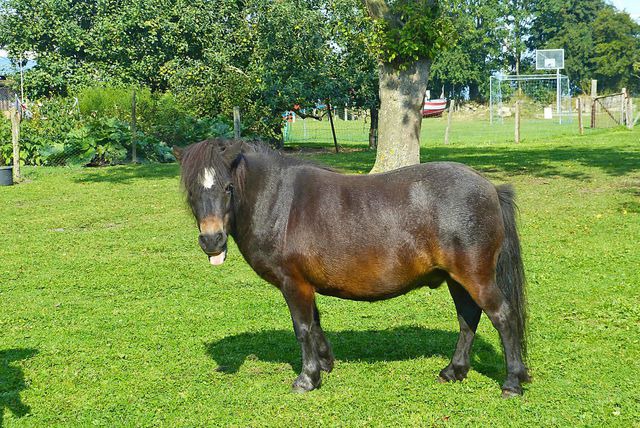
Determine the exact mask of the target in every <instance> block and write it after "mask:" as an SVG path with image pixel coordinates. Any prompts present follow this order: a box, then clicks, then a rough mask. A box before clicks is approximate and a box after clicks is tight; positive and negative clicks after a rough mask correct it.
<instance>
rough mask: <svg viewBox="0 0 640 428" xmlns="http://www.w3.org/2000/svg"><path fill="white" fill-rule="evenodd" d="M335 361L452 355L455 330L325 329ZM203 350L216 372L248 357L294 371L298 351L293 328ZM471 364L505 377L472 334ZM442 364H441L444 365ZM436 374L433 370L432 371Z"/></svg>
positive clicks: (492, 353)
mask: <svg viewBox="0 0 640 428" xmlns="http://www.w3.org/2000/svg"><path fill="white" fill-rule="evenodd" d="M325 334H326V336H327V338H328V339H329V341H330V342H331V345H332V348H333V353H334V355H335V358H336V360H337V361H345V362H349V361H364V362H380V361H405V360H413V359H416V358H419V357H442V358H445V359H446V360H449V359H450V358H451V355H452V354H453V350H454V349H455V346H456V341H457V339H458V332H453V331H445V330H435V329H427V328H422V327H416V326H406V327H397V328H393V329H389V330H366V331H353V330H345V331H337V332H326V333H325ZM207 353H208V354H209V356H210V357H211V358H213V360H215V361H216V362H217V363H218V369H217V370H218V371H220V372H223V373H236V372H237V371H238V370H239V369H240V366H242V364H243V363H244V361H245V359H247V357H250V358H257V359H259V360H261V361H269V362H276V363H284V364H290V365H291V368H292V369H293V370H294V371H295V372H296V373H298V372H299V371H300V370H301V360H300V358H301V356H300V348H299V346H298V342H297V341H296V338H295V336H294V334H293V331H288V330H267V331H259V332H255V333H240V334H236V335H234V336H229V337H225V338H224V339H220V340H219V341H216V342H211V343H208V344H207ZM471 366H472V369H473V370H476V371H477V372H479V373H481V374H483V375H485V376H488V377H490V378H491V379H494V380H495V381H497V382H501V381H502V380H504V376H505V375H504V373H503V372H504V370H505V369H504V363H503V358H502V354H500V353H497V352H496V350H495V349H494V348H493V346H492V345H490V344H489V343H487V342H485V341H484V340H483V339H482V338H481V337H476V339H475V342H474V345H473V351H472V360H471ZM443 367H444V365H443ZM437 374H438V373H434V376H436V375H437Z"/></svg>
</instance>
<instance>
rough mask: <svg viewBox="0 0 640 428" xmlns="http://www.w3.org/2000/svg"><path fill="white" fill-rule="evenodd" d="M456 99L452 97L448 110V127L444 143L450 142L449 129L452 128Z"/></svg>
mask: <svg viewBox="0 0 640 428" xmlns="http://www.w3.org/2000/svg"><path fill="white" fill-rule="evenodd" d="M455 103H456V101H455V100H454V99H453V98H452V99H451V102H450V103H449V109H448V112H447V129H446V130H445V131H444V143H445V144H449V130H450V129H451V115H452V114H453V109H454V106H455Z"/></svg>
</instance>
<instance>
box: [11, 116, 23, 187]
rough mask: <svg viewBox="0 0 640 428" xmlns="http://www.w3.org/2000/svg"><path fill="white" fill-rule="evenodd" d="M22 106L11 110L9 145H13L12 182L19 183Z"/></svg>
mask: <svg viewBox="0 0 640 428" xmlns="http://www.w3.org/2000/svg"><path fill="white" fill-rule="evenodd" d="M21 119H22V106H21V105H20V104H18V108H17V109H12V110H11V144H12V145H13V181H15V182H16V183H17V182H18V181H20V120H21Z"/></svg>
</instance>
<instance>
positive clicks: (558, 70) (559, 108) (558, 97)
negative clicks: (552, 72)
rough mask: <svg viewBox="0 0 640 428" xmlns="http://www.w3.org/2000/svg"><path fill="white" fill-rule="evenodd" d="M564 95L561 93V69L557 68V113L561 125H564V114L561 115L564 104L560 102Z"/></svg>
mask: <svg viewBox="0 0 640 428" xmlns="http://www.w3.org/2000/svg"><path fill="white" fill-rule="evenodd" d="M561 96H562V94H561V88H560V69H559V68H557V69H556V98H557V99H556V114H557V115H558V121H559V122H558V123H560V125H562V115H561V110H562V106H561V104H560V97H561Z"/></svg>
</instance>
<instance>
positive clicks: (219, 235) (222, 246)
mask: <svg viewBox="0 0 640 428" xmlns="http://www.w3.org/2000/svg"><path fill="white" fill-rule="evenodd" d="M198 243H199V244H200V247H201V248H202V251H204V252H205V253H206V254H207V255H208V256H217V255H218V254H220V253H222V252H223V251H225V250H226V248H227V234H226V233H224V231H219V232H216V233H201V234H200V236H199V238H198Z"/></svg>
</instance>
